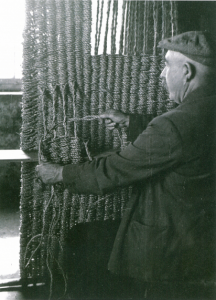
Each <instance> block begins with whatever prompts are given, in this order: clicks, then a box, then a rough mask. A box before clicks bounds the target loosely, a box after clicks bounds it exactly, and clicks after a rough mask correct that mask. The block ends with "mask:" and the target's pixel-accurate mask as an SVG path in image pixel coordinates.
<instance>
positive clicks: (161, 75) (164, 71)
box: [160, 67, 166, 78]
mask: <svg viewBox="0 0 216 300" xmlns="http://www.w3.org/2000/svg"><path fill="white" fill-rule="evenodd" d="M160 77H164V78H165V77H166V67H165V68H164V69H163V71H162V72H161V74H160Z"/></svg>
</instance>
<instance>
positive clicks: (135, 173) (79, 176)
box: [63, 116, 182, 194]
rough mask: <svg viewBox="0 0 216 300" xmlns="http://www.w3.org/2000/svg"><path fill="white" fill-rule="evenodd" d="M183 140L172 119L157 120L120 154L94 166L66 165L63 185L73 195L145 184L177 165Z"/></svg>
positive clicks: (112, 155) (104, 158)
mask: <svg viewBox="0 0 216 300" xmlns="http://www.w3.org/2000/svg"><path fill="white" fill-rule="evenodd" d="M181 156H182V143H181V138H180V136H179V134H178V131H177V130H176V128H175V126H174V125H173V124H172V122H171V121H169V119H166V118H164V117H162V116H161V117H157V118H155V119H154V120H153V121H152V122H151V123H149V125H148V127H147V129H146V130H144V131H143V132H142V133H141V134H140V135H139V136H138V138H137V139H136V140H135V141H134V142H133V143H130V144H129V146H128V147H127V148H125V149H124V150H123V151H121V152H116V153H114V154H111V155H110V156H107V157H100V158H98V159H94V160H93V161H91V162H85V163H82V164H77V165H66V166H64V168H63V182H64V183H65V184H69V185H70V188H71V190H72V192H74V193H84V194H104V193H107V192H110V191H112V190H113V189H115V188H117V187H124V186H128V185H131V184H134V183H135V182H138V181H143V180H145V179H147V178H150V177H152V176H154V175H155V174H157V173H159V172H161V171H163V170H166V169H168V168H172V167H173V166H175V165H176V164H178V163H179V162H180V160H181Z"/></svg>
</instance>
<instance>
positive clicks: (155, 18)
mask: <svg viewBox="0 0 216 300" xmlns="http://www.w3.org/2000/svg"><path fill="white" fill-rule="evenodd" d="M153 19H154V47H153V55H156V51H157V35H158V32H157V31H158V3H157V2H156V1H154V4H153Z"/></svg>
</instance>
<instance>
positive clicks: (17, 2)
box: [0, 0, 25, 78]
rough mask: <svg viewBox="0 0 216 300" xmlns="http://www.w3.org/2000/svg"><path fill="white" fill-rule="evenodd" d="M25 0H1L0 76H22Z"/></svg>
mask: <svg viewBox="0 0 216 300" xmlns="http://www.w3.org/2000/svg"><path fill="white" fill-rule="evenodd" d="M24 25H25V0H0V41H1V47H0V78H21V77H22V41H23V37H22V34H23V29H24Z"/></svg>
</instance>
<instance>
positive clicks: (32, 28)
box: [20, 0, 178, 297]
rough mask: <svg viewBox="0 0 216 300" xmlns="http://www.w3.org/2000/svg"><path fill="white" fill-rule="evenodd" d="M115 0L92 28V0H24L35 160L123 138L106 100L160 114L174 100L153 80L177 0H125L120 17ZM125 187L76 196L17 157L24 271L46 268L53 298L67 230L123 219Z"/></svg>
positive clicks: (27, 141) (34, 274) (25, 125)
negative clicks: (109, 126)
mask: <svg viewBox="0 0 216 300" xmlns="http://www.w3.org/2000/svg"><path fill="white" fill-rule="evenodd" d="M118 4H119V3H118V1H111V0H109V1H107V2H106V3H105V2H104V1H102V0H98V1H97V11H96V29H95V32H91V30H92V28H91V23H92V15H91V10H92V2H91V1H89V0H80V1H77V0H60V1H59V0H55V1H53V0H46V1H43V0H38V1H35V0H26V26H25V31H24V45H23V99H22V129H21V147H22V149H23V150H35V149H39V152H40V159H41V160H43V161H47V162H52V163H60V164H62V165H65V164H69V163H72V164H76V163H80V162H82V161H83V158H84V157H88V158H89V160H91V159H92V157H93V155H92V153H99V152H101V151H103V150H108V149H110V148H118V149H119V148H121V149H124V147H126V146H127V144H128V141H127V131H126V130H125V129H124V128H123V129H121V130H120V129H115V130H114V131H113V133H110V131H108V130H106V129H105V125H104V123H103V124H100V123H101V122H100V114H101V113H103V112H104V111H105V110H106V109H108V108H114V109H118V110H122V111H123V112H125V113H138V114H143V113H144V114H145V113H147V114H161V113H163V112H165V111H166V110H169V109H170V108H172V105H173V104H172V102H170V101H167V93H166V91H165V90H164V87H163V83H162V81H161V79H158V78H159V73H160V72H161V70H162V69H163V64H164V61H163V59H162V56H161V54H160V53H157V51H158V50H157V43H158V41H159V40H160V39H161V38H165V37H169V36H171V35H172V33H173V34H176V33H177V30H178V22H177V4H176V2H174V1H163V2H162V3H159V2H158V1H147V0H146V1H123V6H122V14H121V16H122V23H121V24H120V22H119V5H118ZM105 5H106V11H105V9H104V8H105ZM118 26H119V29H120V30H119V31H118ZM103 28H105V33H104V39H103V37H102V31H103ZM118 32H119V39H118ZM91 35H92V36H94V37H95V42H94V45H92V46H93V47H94V48H93V51H91ZM117 40H119V47H118V45H117ZM102 43H103V44H102ZM108 44H110V45H111V54H107V50H108V48H109V47H108ZM100 48H102V49H103V54H102V55H98V53H99V52H98V51H99V49H100ZM117 49H119V53H116V52H117ZM91 52H92V53H94V55H91ZM162 54H163V53H162ZM130 191H131V189H122V190H119V191H116V192H115V193H113V194H111V195H105V196H94V195H89V196H84V195H79V196H78V195H75V194H71V193H70V192H69V191H68V190H67V189H65V188H64V187H63V186H62V185H55V187H49V186H45V187H43V188H42V184H41V182H40V181H38V180H36V179H35V164H34V163H22V177H21V207H20V211H21V225H20V273H21V278H23V279H25V278H29V277H30V278H34V279H36V280H37V279H38V278H41V277H43V276H49V277H50V297H51V295H52V290H53V285H54V283H55V273H56V272H57V273H58V274H60V275H61V276H62V278H63V280H64V282H65V289H66V285H67V280H66V274H65V271H64V263H65V241H66V237H67V233H68V231H69V230H70V229H71V228H72V227H73V226H74V225H76V224H78V223H80V222H92V221H95V220H107V219H112V220H116V219H119V218H121V217H122V215H123V212H124V209H125V205H126V203H127V201H128V199H129V197H130Z"/></svg>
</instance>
